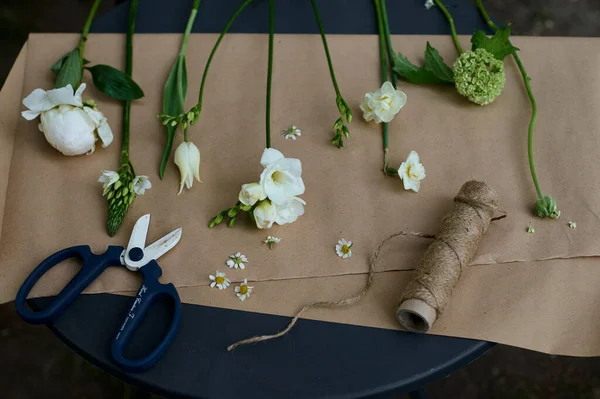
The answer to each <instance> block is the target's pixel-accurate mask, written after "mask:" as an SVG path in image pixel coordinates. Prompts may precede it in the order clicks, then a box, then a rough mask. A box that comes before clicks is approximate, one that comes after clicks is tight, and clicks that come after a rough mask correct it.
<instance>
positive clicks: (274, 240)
mask: <svg viewBox="0 0 600 399" xmlns="http://www.w3.org/2000/svg"><path fill="white" fill-rule="evenodd" d="M279 241H281V238H279V237H273V236H268V237H267V239H266V240H264V241H263V242H264V243H265V245H268V246H269V249H273V245H275V244H279Z"/></svg>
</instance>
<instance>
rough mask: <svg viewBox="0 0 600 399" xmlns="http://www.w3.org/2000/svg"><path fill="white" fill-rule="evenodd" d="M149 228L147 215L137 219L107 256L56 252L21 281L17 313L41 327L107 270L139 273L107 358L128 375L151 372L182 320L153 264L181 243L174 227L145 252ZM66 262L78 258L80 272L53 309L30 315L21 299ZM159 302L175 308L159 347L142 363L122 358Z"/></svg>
mask: <svg viewBox="0 0 600 399" xmlns="http://www.w3.org/2000/svg"><path fill="white" fill-rule="evenodd" d="M149 225H150V215H144V216H142V217H141V218H139V219H138V221H137V222H136V223H135V226H134V227H133V231H132V233H131V237H130V239H129V243H128V244H127V248H123V247H121V246H113V245H111V246H109V247H108V249H107V250H106V252H104V253H103V254H101V255H96V254H94V253H93V252H92V250H91V249H90V247H89V245H79V246H75V247H70V248H66V249H63V250H62V251H58V252H56V253H54V254H53V255H50V256H49V257H48V258H46V259H45V260H44V261H43V262H42V263H40V264H39V265H38V266H37V267H36V268H35V269H34V270H33V272H31V274H30V275H29V277H27V279H26V280H25V282H24V283H23V285H22V286H21V288H20V289H19V292H18V293H17V297H16V299H15V302H16V307H17V312H18V313H19V315H20V316H21V317H22V318H23V320H25V321H26V322H28V323H31V324H46V323H50V322H52V321H54V320H55V319H56V318H58V316H60V315H61V314H62V312H63V311H65V309H66V308H67V307H68V306H69V305H70V304H71V303H72V302H73V301H74V300H75V299H76V298H77V297H78V296H79V295H80V294H81V292H82V291H83V290H84V289H85V288H86V287H87V286H88V285H90V284H91V283H92V281H94V280H95V279H96V278H97V277H98V276H100V274H102V272H103V271H104V270H105V269H106V268H108V267H111V266H125V267H127V268H128V269H129V270H132V271H139V272H141V273H142V276H143V278H144V280H143V282H142V286H141V287H140V289H139V290H138V292H137V295H136V297H135V300H134V302H133V305H132V306H131V309H130V310H129V312H128V314H127V316H126V317H125V321H124V322H123V324H122V325H121V326H120V328H119V331H118V332H117V335H116V336H115V337H114V339H113V342H112V347H111V352H112V357H113V359H114V361H115V363H117V364H118V365H119V366H120V367H121V368H123V369H124V370H126V371H130V372H139V371H143V370H146V369H148V368H150V367H152V366H153V365H154V364H155V363H156V362H157V361H158V359H160V357H161V356H162V355H163V354H164V352H165V351H166V350H167V348H168V347H169V345H170V344H171V342H172V341H173V339H174V338H175V334H176V333H177V330H178V329H179V323H180V321H181V301H180V299H179V294H178V293H177V290H176V289H175V286H174V285H173V284H171V283H169V284H162V283H160V282H159V281H158V278H159V277H160V276H161V274H162V270H161V268H160V266H159V265H158V263H156V259H158V258H159V257H161V256H162V255H164V254H165V253H167V252H168V251H169V250H170V249H171V248H173V247H174V246H175V245H176V244H177V243H178V242H179V240H180V239H181V228H177V229H175V230H173V231H172V232H170V233H169V234H167V235H166V236H164V237H162V238H161V239H159V240H158V241H155V242H154V243H152V244H150V245H149V246H147V247H144V246H145V243H146V235H147V233H148V227H149ZM69 258H79V259H81V260H82V261H83V266H82V268H81V270H80V271H79V272H78V273H77V274H76V275H75V276H74V277H73V278H72V279H71V281H70V282H69V283H68V284H67V285H66V286H65V287H64V288H63V289H62V291H61V292H60V293H59V294H58V296H56V298H55V299H54V300H53V302H52V304H51V305H50V306H48V307H47V308H46V309H43V310H41V311H39V312H33V311H31V310H29V309H27V308H26V307H25V300H26V299H27V296H28V295H29V292H30V291H31V289H32V288H33V286H34V285H35V283H36V282H37V281H38V280H39V279H40V278H41V277H42V276H43V275H44V274H45V273H46V272H47V271H48V270H50V269H51V268H52V267H54V266H56V265H57V264H59V263H60V262H62V261H64V260H67V259H69ZM162 298H170V299H171V302H172V303H173V306H174V313H173V318H172V321H171V326H170V327H169V330H168V331H167V333H166V335H165V336H164V338H163V340H162V342H160V343H159V344H158V345H157V346H156V347H155V348H154V349H153V350H152V352H150V354H148V355H147V356H146V357H144V358H142V359H127V358H125V356H124V355H123V351H124V349H125V346H126V345H127V342H129V339H130V338H131V336H132V334H133V332H134V331H135V329H136V328H137V326H138V325H139V324H140V322H141V321H142V319H143V318H144V316H145V315H146V312H147V311H148V309H149V308H150V307H151V305H152V303H153V302H155V301H156V300H159V299H162Z"/></svg>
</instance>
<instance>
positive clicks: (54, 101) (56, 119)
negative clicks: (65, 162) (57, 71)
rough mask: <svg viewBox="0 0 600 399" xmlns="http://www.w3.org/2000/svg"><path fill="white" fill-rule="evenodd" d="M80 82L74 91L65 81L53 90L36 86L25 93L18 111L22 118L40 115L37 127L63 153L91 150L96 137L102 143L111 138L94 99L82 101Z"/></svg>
mask: <svg viewBox="0 0 600 399" xmlns="http://www.w3.org/2000/svg"><path fill="white" fill-rule="evenodd" d="M85 87H86V85H85V83H82V84H81V85H80V86H79V88H78V89H77V91H76V92H73V87H72V86H71V85H67V86H66V87H61V88H59V89H54V90H48V91H45V90H42V89H35V90H34V91H32V92H31V94H30V95H28V96H27V97H25V99H24V100H23V105H25V106H26V107H27V108H28V110H27V111H23V112H21V115H22V116H23V118H25V119H27V120H29V121H30V120H33V119H35V118H37V117H38V116H40V124H39V125H38V128H39V129H40V131H41V132H43V133H44V136H45V137H46V140H47V141H48V143H50V145H52V147H54V148H56V149H57V150H58V151H60V152H61V153H62V154H64V155H69V156H73V155H81V154H86V153H87V154H91V153H93V152H94V150H95V143H96V140H97V139H98V138H100V140H101V141H102V147H107V146H108V145H110V143H112V141H113V133H112V130H111V129H110V126H109V125H108V122H107V120H106V118H105V117H104V115H103V114H102V112H100V111H98V109H97V108H96V106H95V104H94V103H93V101H90V102H88V103H83V101H82V97H81V96H82V94H83V91H84V90H85Z"/></svg>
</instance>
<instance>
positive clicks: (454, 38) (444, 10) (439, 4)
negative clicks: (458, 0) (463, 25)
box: [433, 0, 463, 55]
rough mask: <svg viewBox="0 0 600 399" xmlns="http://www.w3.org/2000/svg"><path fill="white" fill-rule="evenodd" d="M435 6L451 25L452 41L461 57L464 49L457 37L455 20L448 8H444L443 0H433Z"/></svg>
mask: <svg viewBox="0 0 600 399" xmlns="http://www.w3.org/2000/svg"><path fill="white" fill-rule="evenodd" d="M433 4H435V5H436V7H437V8H439V9H440V11H441V12H442V14H444V16H445V17H446V19H447V20H448V23H449V24H450V33H451V34H452V41H453V42H454V47H456V51H458V55H461V54H462V52H463V49H462V47H461V45H460V42H459V41H458V36H457V35H456V27H455V26H454V19H452V15H450V13H449V12H448V9H447V8H446V6H444V4H443V3H442V2H441V0H433Z"/></svg>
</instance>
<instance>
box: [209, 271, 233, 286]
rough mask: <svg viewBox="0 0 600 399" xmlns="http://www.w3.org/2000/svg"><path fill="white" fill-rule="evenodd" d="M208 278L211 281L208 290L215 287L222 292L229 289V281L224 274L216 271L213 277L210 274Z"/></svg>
mask: <svg viewBox="0 0 600 399" xmlns="http://www.w3.org/2000/svg"><path fill="white" fill-rule="evenodd" d="M208 278H209V279H210V281H211V283H210V288H214V287H217V288H218V289H220V290H224V289H225V288H227V287H229V284H231V281H229V279H228V278H227V277H225V273H222V272H220V271H218V270H217V272H216V273H215V275H214V276H213V275H212V274H211V275H209V276H208Z"/></svg>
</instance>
